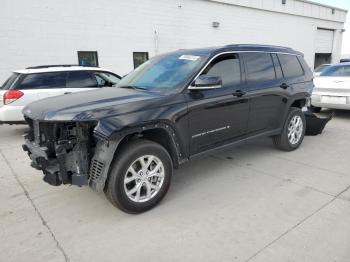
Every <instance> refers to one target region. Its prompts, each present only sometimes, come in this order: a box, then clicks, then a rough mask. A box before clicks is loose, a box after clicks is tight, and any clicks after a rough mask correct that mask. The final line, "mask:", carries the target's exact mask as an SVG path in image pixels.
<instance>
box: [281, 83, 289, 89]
mask: <svg viewBox="0 0 350 262" xmlns="http://www.w3.org/2000/svg"><path fill="white" fill-rule="evenodd" d="M288 87H289V85H287V84H286V83H282V84H281V85H280V88H283V89H287V88H288Z"/></svg>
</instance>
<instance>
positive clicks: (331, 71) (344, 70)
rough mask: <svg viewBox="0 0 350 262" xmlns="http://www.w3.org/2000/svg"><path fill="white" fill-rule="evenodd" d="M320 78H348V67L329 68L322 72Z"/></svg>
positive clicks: (349, 74)
mask: <svg viewBox="0 0 350 262" xmlns="http://www.w3.org/2000/svg"><path fill="white" fill-rule="evenodd" d="M321 76H350V65H347V66H331V67H329V68H326V69H325V70H323V71H322V73H321Z"/></svg>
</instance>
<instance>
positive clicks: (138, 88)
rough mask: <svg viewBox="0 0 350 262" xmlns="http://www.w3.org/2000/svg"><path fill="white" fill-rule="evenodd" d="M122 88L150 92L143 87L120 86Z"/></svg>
mask: <svg viewBox="0 0 350 262" xmlns="http://www.w3.org/2000/svg"><path fill="white" fill-rule="evenodd" d="M119 87H120V88H129V89H136V90H148V89H147V88H145V87H142V86H132V85H130V86H119Z"/></svg>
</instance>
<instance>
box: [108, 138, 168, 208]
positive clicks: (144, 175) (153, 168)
mask: <svg viewBox="0 0 350 262" xmlns="http://www.w3.org/2000/svg"><path fill="white" fill-rule="evenodd" d="M172 172H173V166H172V161H171V158H170V156H169V153H168V152H167V150H165V148H164V147H162V146H161V145H159V144H157V143H155V142H152V141H149V140H135V141H132V142H130V143H128V144H127V145H125V146H124V147H123V148H122V149H121V150H119V151H118V152H117V156H116V159H115V160H114V162H113V164H112V167H111V172H110V174H109V178H108V182H107V187H106V190H105V194H106V196H107V198H108V199H109V201H110V202H111V203H112V204H114V205H115V206H117V207H118V208H120V209H121V210H123V211H125V212H127V213H141V212H144V211H147V210H149V209H151V208H152V207H154V206H156V205H157V204H158V203H159V202H160V201H161V200H162V199H163V197H164V196H165V194H166V193H167V191H168V189H169V186H170V182H171V176H172Z"/></svg>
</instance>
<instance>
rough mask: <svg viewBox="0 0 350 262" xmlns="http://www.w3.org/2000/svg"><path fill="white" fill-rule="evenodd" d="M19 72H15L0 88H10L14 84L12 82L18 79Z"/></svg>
mask: <svg viewBox="0 0 350 262" xmlns="http://www.w3.org/2000/svg"><path fill="white" fill-rule="evenodd" d="M18 75H19V74H18V73H13V74H12V75H11V76H10V77H9V78H8V79H7V80H6V81H5V83H4V84H3V85H2V86H0V89H3V90H8V89H10V87H11V86H12V84H13V83H14V82H15V81H16V79H17V77H18Z"/></svg>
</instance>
